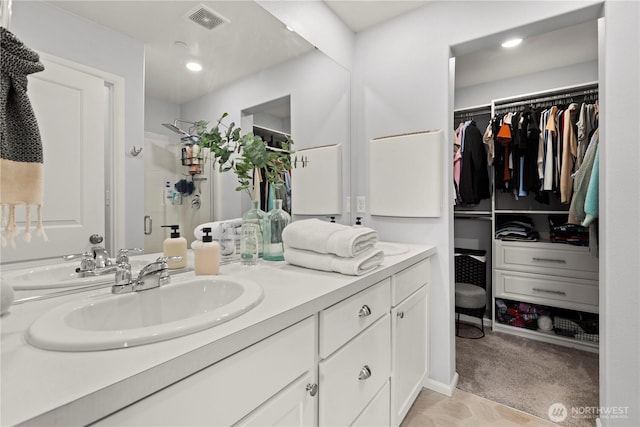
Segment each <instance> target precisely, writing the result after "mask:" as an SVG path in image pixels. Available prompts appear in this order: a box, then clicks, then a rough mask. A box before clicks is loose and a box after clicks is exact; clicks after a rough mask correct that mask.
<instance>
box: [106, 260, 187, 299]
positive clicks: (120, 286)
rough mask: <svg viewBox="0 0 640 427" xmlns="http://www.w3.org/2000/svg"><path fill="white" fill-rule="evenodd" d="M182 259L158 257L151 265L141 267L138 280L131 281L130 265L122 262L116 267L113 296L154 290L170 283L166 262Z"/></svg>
mask: <svg viewBox="0 0 640 427" xmlns="http://www.w3.org/2000/svg"><path fill="white" fill-rule="evenodd" d="M181 260H182V257H179V256H176V257H160V258H158V259H157V260H155V261H154V262H152V263H149V264H147V265H145V266H144V267H142V269H141V270H140V272H139V273H138V278H137V279H135V280H133V279H132V275H131V265H130V264H129V263H127V262H123V263H121V264H119V265H118V266H117V270H116V278H115V279H116V283H115V285H113V286H112V287H111V293H113V294H126V293H129V292H140V291H146V290H148V289H154V288H157V287H159V286H163V285H166V284H168V283H169V282H170V281H171V276H170V275H169V267H168V265H167V261H181Z"/></svg>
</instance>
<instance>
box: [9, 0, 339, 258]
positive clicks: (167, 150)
mask: <svg viewBox="0 0 640 427" xmlns="http://www.w3.org/2000/svg"><path fill="white" fill-rule="evenodd" d="M209 24H211V26H212V27H213V28H212V29H208V28H206V27H207V26H209ZM10 29H11V30H12V31H13V32H14V33H15V34H16V35H17V36H18V37H19V38H20V39H21V40H22V41H24V42H25V44H27V45H28V46H29V47H31V48H32V49H34V50H36V51H38V52H41V53H43V54H44V56H46V57H47V59H49V58H48V57H49V55H50V56H51V58H56V59H57V58H62V59H63V60H66V61H70V62H72V63H78V64H81V65H82V66H86V67H89V69H90V70H98V71H104V72H105V73H107V74H108V75H110V76H114V78H121V83H123V87H124V89H123V90H124V92H123V93H121V94H120V96H121V98H122V99H119V98H118V96H119V95H118V93H116V94H115V96H114V94H113V92H111V95H110V92H109V89H110V87H109V85H108V84H107V83H105V96H104V103H103V104H102V105H100V106H99V107H100V108H103V109H104V110H105V116H104V117H105V121H106V122H109V120H118V117H120V119H122V121H121V127H122V128H121V129H120V131H121V135H120V136H121V138H120V139H122V141H120V140H118V142H119V144H120V145H119V146H118V148H117V150H114V149H113V146H110V141H114V140H116V139H118V138H119V136H118V135H113V134H110V133H113V132H112V130H113V128H109V127H108V126H105V149H104V150H102V149H101V150H100V151H99V152H97V153H96V152H94V153H93V160H92V162H95V163H102V162H103V160H102V159H103V157H104V158H105V159H106V160H105V162H104V165H101V167H100V168H98V169H96V170H101V169H102V167H104V172H103V173H104V175H105V181H104V182H105V183H104V185H102V184H100V185H99V187H100V188H96V189H94V190H96V191H100V192H102V191H103V190H102V187H103V186H104V191H105V193H107V194H109V197H111V199H109V198H108V197H106V198H105V200H107V202H106V204H107V205H109V204H112V205H113V204H116V205H119V206H120V207H121V208H120V210H119V211H114V210H113V209H110V206H100V205H98V206H96V205H95V203H94V204H93V205H92V209H93V210H94V211H96V212H97V211H101V210H102V211H103V212H104V216H105V220H104V226H103V228H102V229H101V230H96V231H97V232H101V233H104V234H105V237H106V238H105V246H106V247H107V248H108V249H109V250H110V251H116V250H118V249H119V248H120V247H145V246H149V248H146V247H145V251H146V252H154V251H157V249H158V242H161V241H162V240H163V239H164V238H165V229H162V228H160V225H164V224H167V223H174V222H179V223H180V224H181V225H182V227H183V235H184V236H185V237H187V238H188V239H189V238H191V239H192V238H193V236H192V235H193V228H194V226H195V225H197V224H199V223H203V222H209V221H218V220H226V219H231V218H237V217H239V216H241V215H242V213H243V212H244V210H246V208H247V206H248V205H249V200H248V198H247V199H246V200H245V198H244V197H245V196H242V194H241V193H239V192H236V191H235V188H236V187H237V183H236V178H235V175H234V174H233V173H231V172H229V173H225V174H218V173H212V172H211V164H208V165H206V166H205V167H204V170H203V173H202V174H201V175H199V176H198V178H199V179H198V180H195V181H194V182H193V184H194V187H195V190H194V191H193V193H192V194H191V195H187V196H186V197H182V198H181V200H180V198H175V199H174V198H171V199H168V198H167V197H166V196H167V192H166V187H165V185H166V182H167V181H168V182H170V184H171V187H172V188H173V186H174V184H175V183H176V182H179V181H180V180H182V179H184V180H186V181H189V180H190V179H191V178H192V175H190V174H189V173H188V169H186V170H185V169H184V168H183V167H182V164H181V162H180V160H181V159H180V157H181V142H180V136H179V135H177V134H175V133H173V132H172V131H170V130H169V129H168V128H167V127H165V126H163V124H167V123H169V124H170V123H177V124H178V125H179V126H180V127H182V128H187V129H188V128H189V127H190V124H189V123H188V122H195V121H198V120H207V121H209V122H210V123H215V121H216V120H217V119H218V118H219V117H221V116H222V114H223V113H228V114H229V115H228V117H227V118H226V119H225V123H226V124H229V123H231V122H234V123H235V124H236V126H241V127H242V132H243V133H245V132H248V131H251V130H253V124H252V123H250V121H251V120H254V121H256V123H257V124H260V123H258V122H260V121H263V123H264V120H266V119H265V118H267V117H270V118H271V119H274V120H275V121H277V119H282V120H280V123H281V124H282V126H284V127H282V128H279V129H272V128H273V127H277V126H278V125H277V124H274V123H275V121H274V120H268V126H264V127H268V128H270V129H272V130H276V131H281V132H284V133H287V134H289V135H291V138H292V139H293V140H294V141H295V144H294V149H295V150H303V149H307V148H312V147H316V146H323V145H327V144H340V145H341V146H342V148H343V149H342V153H343V158H342V165H343V168H344V170H343V173H342V183H341V184H342V188H341V189H340V190H341V192H342V195H343V196H344V197H346V196H348V195H349V189H350V179H349V173H348V172H349V169H348V168H349V165H350V159H349V153H350V149H349V147H350V144H349V139H350V108H351V107H350V73H349V71H347V70H346V69H345V68H344V67H342V66H340V65H338V64H337V63H336V62H335V61H333V60H332V59H330V58H329V57H328V56H326V55H325V54H324V53H322V52H321V51H320V50H318V49H317V48H315V47H314V46H313V45H312V44H310V43H309V42H307V41H306V40H305V39H303V38H302V37H300V36H299V35H298V34H296V33H295V32H292V31H290V30H289V29H287V28H286V26H285V25H284V24H283V23H282V22H280V21H279V20H277V19H276V18H275V17H274V16H272V15H271V14H270V13H269V12H267V11H266V10H264V9H263V8H262V7H261V6H260V5H259V4H258V3H255V2H250V1H241V2H238V1H203V2H198V1H119V2H109V1H88V0H87V1H47V2H42V1H20V2H15V1H14V5H13V18H12V24H11V28H10ZM54 29H55V31H54ZM190 61H198V62H200V63H201V64H202V66H203V70H202V71H201V72H200V73H195V72H192V71H189V70H188V69H186V68H185V65H186V63H187V62H190ZM107 80H108V79H106V80H105V82H107ZM282 100H287V103H286V104H287V105H285V103H283V102H282ZM117 101H122V103H121V106H120V107H121V108H122V110H124V111H118V110H117V107H118V105H117ZM114 105H115V107H114ZM114 108H116V109H115V110H114ZM260 108H263V109H262V110H260ZM114 111H115V113H114ZM60 114H64V112H63V111H60ZM110 114H113V116H110ZM283 114H284V115H288V117H286V119H285V117H284V116H283ZM176 120H181V121H183V122H176ZM285 122H286V124H284V123H285ZM285 127H286V128H285ZM140 148H142V151H141V152H140V153H139V154H137V155H136V154H134V153H135V152H136V151H139V149H140ZM87 150H90V149H89V148H87ZM103 153H104V156H103ZM80 163H82V162H80ZM85 163H86V162H85ZM69 165H70V163H66V164H65V165H64V167H69ZM114 165H116V166H114ZM117 165H120V169H118V167H117ZM47 167H48V165H47V158H46V147H45V171H46V170H47V169H46V168H47ZM52 167H54V166H52ZM57 167H61V165H58V166H57ZM94 173H95V171H94ZM46 174H47V172H45V179H46V178H47V175H46ZM49 174H50V175H52V174H53V172H49ZM113 175H116V176H113ZM292 175H293V179H295V170H294V171H293V173H292ZM320 188H321V187H320ZM64 191H65V189H64V188H48V187H47V181H45V197H46V198H47V200H48V201H45V205H55V204H56V203H58V202H59V201H62V200H64V197H63V193H64ZM324 191H330V189H324ZM196 195H197V196H198V197H197V198H196V197H194V196H196ZM114 199H115V200H114ZM142 200H145V202H144V203H143V202H142ZM52 209H53V208H52ZM342 209H343V212H337V215H336V217H337V220H338V221H339V222H345V223H348V222H349V220H350V218H349V215H348V214H347V213H346V212H347V206H346V205H345V204H343V208H342ZM86 214H87V212H83V213H81V214H80V213H78V214H76V213H71V214H70V215H69V217H70V219H68V220H66V221H71V222H74V221H77V222H82V221H83V219H82V218H83V215H86ZM101 215H102V214H101ZM44 216H45V228H46V227H47V226H48V223H47V220H46V216H47V210H46V209H45V211H44ZM121 217H124V218H126V219H125V220H124V221H123V220H121ZM149 218H150V219H151V221H149ZM114 224H116V225H114ZM117 224H121V226H118V225H117ZM113 228H117V230H114V229H113ZM150 229H151V233H150V234H152V238H150V237H149V236H145V234H147V233H148V232H149V231H150ZM153 233H155V234H153ZM88 236H89V234H87V236H86V238H85V239H84V240H79V241H77V242H75V243H74V245H75V246H68V247H65V248H58V249H57V251H58V253H56V254H54V253H46V254H45V253H42V254H38V255H37V257H36V258H37V259H46V258H54V255H62V254H64V253H68V252H81V251H83V250H84V249H85V248H86V245H87V243H88V242H87V239H88ZM110 237H112V238H110ZM18 240H19V239H18ZM50 240H52V239H50ZM17 246H18V248H17V249H18V250H20V249H22V250H23V252H25V251H26V253H27V254H26V255H24V254H23V255H16V256H14V257H9V258H7V257H5V256H4V254H3V260H2V262H3V263H6V262H14V261H16V262H17V261H25V260H30V259H33V258H29V255H28V252H29V246H27V245H26V244H23V243H22V242H19V241H17ZM33 246H34V243H31V247H33ZM50 246H51V245H50ZM71 247H75V248H77V249H73V250H72V249H71ZM52 251H53V252H55V249H52ZM50 252H51V251H50Z"/></svg>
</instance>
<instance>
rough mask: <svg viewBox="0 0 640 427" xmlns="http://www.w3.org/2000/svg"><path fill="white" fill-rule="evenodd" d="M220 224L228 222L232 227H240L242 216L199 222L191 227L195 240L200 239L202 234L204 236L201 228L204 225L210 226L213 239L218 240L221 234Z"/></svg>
mask: <svg viewBox="0 0 640 427" xmlns="http://www.w3.org/2000/svg"><path fill="white" fill-rule="evenodd" d="M222 224H228V225H230V226H231V227H233V228H235V227H240V226H241V225H242V218H234V219H227V220H224V221H214V222H205V223H204V224H200V225H199V226H197V227H196V228H194V229H193V237H195V238H196V240H202V236H204V233H203V232H202V229H203V228H205V227H210V228H211V236H212V237H213V239H214V240H219V239H220V237H221V235H222Z"/></svg>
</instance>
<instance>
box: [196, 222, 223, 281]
mask: <svg viewBox="0 0 640 427" xmlns="http://www.w3.org/2000/svg"><path fill="white" fill-rule="evenodd" d="M202 233H203V234H204V235H203V236H202V242H196V244H195V245H194V248H193V251H194V255H195V259H194V261H195V264H194V269H195V273H196V275H205V274H218V273H219V272H220V245H219V244H218V242H214V241H213V237H212V236H211V227H204V228H203V229H202Z"/></svg>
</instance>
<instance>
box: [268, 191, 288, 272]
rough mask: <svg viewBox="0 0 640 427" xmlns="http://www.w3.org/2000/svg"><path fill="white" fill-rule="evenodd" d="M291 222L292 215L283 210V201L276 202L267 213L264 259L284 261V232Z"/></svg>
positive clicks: (277, 200)
mask: <svg viewBox="0 0 640 427" xmlns="http://www.w3.org/2000/svg"><path fill="white" fill-rule="evenodd" d="M290 222H291V215H289V214H288V213H287V212H286V211H285V210H283V209H282V199H276V200H275V201H274V205H273V209H271V210H270V211H269V213H267V219H266V221H265V227H264V259H265V260H266V261H284V244H283V242H282V230H284V228H285V227H286V226H287V225H289V223H290Z"/></svg>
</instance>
